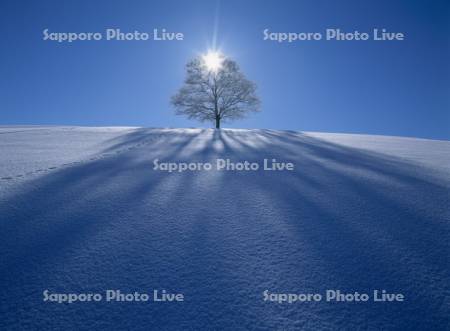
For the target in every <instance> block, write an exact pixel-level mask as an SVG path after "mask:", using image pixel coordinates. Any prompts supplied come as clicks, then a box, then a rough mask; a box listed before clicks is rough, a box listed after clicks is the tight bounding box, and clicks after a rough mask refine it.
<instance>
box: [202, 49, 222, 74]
mask: <svg viewBox="0 0 450 331" xmlns="http://www.w3.org/2000/svg"><path fill="white" fill-rule="evenodd" d="M202 59H203V62H204V64H205V66H206V68H207V69H208V71H212V72H217V71H219V70H220V68H222V62H223V60H224V58H223V55H222V54H220V53H219V52H215V51H208V53H206V54H205V55H203V56H202Z"/></svg>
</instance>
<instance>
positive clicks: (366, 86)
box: [0, 0, 450, 139]
mask: <svg viewBox="0 0 450 331" xmlns="http://www.w3.org/2000/svg"><path fill="white" fill-rule="evenodd" d="M216 8H217V3H216V2H215V1H206V0H205V1H181V0H180V1H95V2H94V1H87V0H80V1H20V0H19V1H12V0H3V1H2V2H1V3H0V27H1V31H2V40H1V44H2V48H1V50H2V51H1V53H0V124H2V125H7V124H55V125H60V124H61V125H137V126H149V127H209V126H211V125H209V124H201V123H198V122H195V121H189V120H187V119H185V118H183V117H179V116H175V115H174V111H173V109H172V107H171V106H170V103H169V99H170V96H171V95H173V94H174V93H175V92H176V91H177V89H178V88H179V87H180V86H181V84H182V82H183V79H184V65H185V63H186V62H187V61H188V60H189V59H190V58H192V57H194V56H196V55H197V54H199V53H202V52H204V51H206V50H207V49H208V47H210V46H211V42H212V36H213V31H214V26H215V23H214V22H215V19H216V12H217V13H218V16H217V18H218V24H217V26H218V35H217V41H218V45H220V48H221V50H222V51H223V52H224V53H225V54H226V55H229V56H231V57H233V58H234V59H235V60H236V61H237V62H238V63H239V64H240V66H241V68H242V70H243V71H244V73H245V74H246V75H247V77H248V78H249V79H251V80H253V81H255V82H256V83H257V85H258V93H259V96H260V98H261V100H262V112H261V113H259V114H256V115H252V116H250V117H248V118H247V119H245V120H242V121H238V122H235V123H230V124H227V123H226V124H224V127H242V128H272V129H291V130H305V131H328V132H356V133H372V134H386V135H403V136H415V137H425V138H436V139H450V115H449V110H450V97H449V95H450V94H449V92H450V91H449V89H450V88H449V86H450V68H449V62H448V61H449V59H450V46H449V40H450V39H449V35H450V29H449V15H450V14H449V12H450V5H449V3H448V1H387V0H386V1H376V2H375V1H371V2H368V1H364V2H363V1H356V0H353V1H339V2H337V1H324V0H309V1H298V0H293V1H242V0H241V1H234V0H227V1H222V2H221V3H220V6H219V10H216ZM115 27H117V28H120V29H122V30H123V31H133V30H140V31H152V29H153V28H166V29H167V30H169V31H180V32H183V33H184V35H185V40H184V41H182V42H155V41H127V42H120V41H97V42H75V43H71V44H69V43H61V44H59V43H56V42H50V41H43V40H42V31H43V30H44V29H46V28H48V29H49V30H50V31H52V32H68V31H73V32H86V31H92V32H96V31H99V32H103V31H104V29H105V28H115ZM266 28H268V29H270V30H271V31H277V32H316V31H319V32H323V31H324V30H325V29H327V28H340V29H341V30H343V31H353V30H358V31H361V32H371V31H372V29H373V28H386V29H388V30H389V31H395V32H402V33H404V34H405V35H406V40H405V41H394V42H392V41H391V42H377V41H364V42H361V41H360V42H356V41H347V42H336V41H309V42H308V41H303V42H296V43H291V44H288V43H281V44H280V43H276V42H270V41H264V40H263V33H262V31H263V30H264V29H266Z"/></svg>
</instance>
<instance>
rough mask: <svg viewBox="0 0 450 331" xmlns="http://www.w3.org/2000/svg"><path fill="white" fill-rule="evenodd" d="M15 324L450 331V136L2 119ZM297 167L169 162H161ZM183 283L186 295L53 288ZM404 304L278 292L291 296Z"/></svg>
mask: <svg viewBox="0 0 450 331" xmlns="http://www.w3.org/2000/svg"><path fill="white" fill-rule="evenodd" d="M0 155H1V160H0V251H1V255H0V282H1V286H2V290H1V291H0V317H1V319H0V329H2V330H37V329H40V330H51V329H57V330H103V329H104V330H116V329H117V330H139V329H142V330H148V329H155V330H265V329H271V330H295V329H307V330H322V329H323V330H332V329H333V330H336V329H349V330H350V329H351V330H356V329H363V330H365V329H372V330H380V329H383V330H412V329H418V330H425V329H427V330H432V329H433V330H445V329H447V330H448V329H450V324H449V321H450V314H449V312H450V296H449V284H450V259H449V255H450V254H449V253H450V247H449V239H450V235H449V234H450V233H449V228H450V225H449V221H450V208H449V188H450V142H448V141H433V140H425V139H414V138H401V137H385V136H369V135H351V134H328V133H305V132H293V131H273V130H227V129H223V130H220V131H219V130H207V129H205V130H203V129H141V128H79V127H1V128H0ZM156 158H159V159H161V160H165V161H170V162H182V161H185V162H207V161H210V162H215V159H216V158H229V159H231V160H233V161H244V160H248V161H255V162H262V159H264V158H276V159H277V160H280V161H286V162H287V161H290V162H293V163H294V164H295V171H293V172H288V171H285V172H267V171H256V172H225V171H202V172H184V173H166V172H161V171H156V170H153V169H152V167H153V164H152V162H153V160H154V159H156ZM45 289H49V290H50V291H51V292H53V293H85V292H99V293H104V291H105V290H106V289H120V290H121V291H122V292H134V291H138V292H141V293H146V292H149V291H152V290H153V289H160V290H161V289H165V290H167V291H169V292H176V293H183V294H184V296H185V301H184V302H180V303H156V302H146V303H142V302H130V303H115V302H113V303H111V302H90V303H72V304H58V303H49V302H43V294H42V292H43V291H44V290H45ZM327 289H339V290H341V291H343V292H346V293H353V292H355V291H358V292H360V293H372V291H373V290H374V289H379V290H381V289H385V290H387V291H388V292H391V293H403V294H404V295H405V297H406V300H405V302H394V303H379V302H359V303H358V302H348V303H342V302H341V303H336V302H309V303H293V304H287V303H284V304H278V303H275V302H264V301H263V295H262V293H263V291H264V290H269V291H270V292H274V293H324V291H325V290H327Z"/></svg>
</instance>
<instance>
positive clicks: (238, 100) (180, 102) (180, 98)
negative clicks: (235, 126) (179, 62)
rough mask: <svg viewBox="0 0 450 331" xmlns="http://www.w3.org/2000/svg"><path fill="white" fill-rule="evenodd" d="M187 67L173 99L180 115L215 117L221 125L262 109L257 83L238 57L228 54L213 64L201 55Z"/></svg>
mask: <svg viewBox="0 0 450 331" xmlns="http://www.w3.org/2000/svg"><path fill="white" fill-rule="evenodd" d="M216 64H217V63H216ZM186 70H187V77H186V80H185V82H184V86H183V87H182V88H181V89H180V90H179V91H178V93H177V94H176V95H174V96H173V97H172V100H171V101H172V104H173V105H174V107H175V109H176V113H177V114H178V115H187V117H188V118H189V119H197V120H200V121H202V122H205V121H211V122H213V123H215V126H216V128H217V129H219V128H220V122H221V121H222V120H234V119H239V118H242V117H244V116H245V114H246V113H248V112H254V111H259V105H260V102H259V100H258V98H257V96H256V93H255V91H256V85H255V84H254V83H252V82H251V81H249V80H247V79H246V78H245V76H244V75H243V74H242V73H241V72H240V70H239V66H238V65H237V63H236V62H235V61H232V60H230V59H227V58H225V59H222V60H221V61H220V65H216V66H213V67H211V65H208V63H207V62H206V63H205V60H204V59H203V58H201V57H199V58H195V59H193V60H191V61H190V62H189V63H188V64H187V65H186Z"/></svg>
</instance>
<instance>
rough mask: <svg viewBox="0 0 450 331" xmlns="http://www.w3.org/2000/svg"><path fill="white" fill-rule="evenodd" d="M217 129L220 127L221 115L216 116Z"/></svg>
mask: <svg viewBox="0 0 450 331" xmlns="http://www.w3.org/2000/svg"><path fill="white" fill-rule="evenodd" d="M216 129H220V117H218V116H217V117H216Z"/></svg>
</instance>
